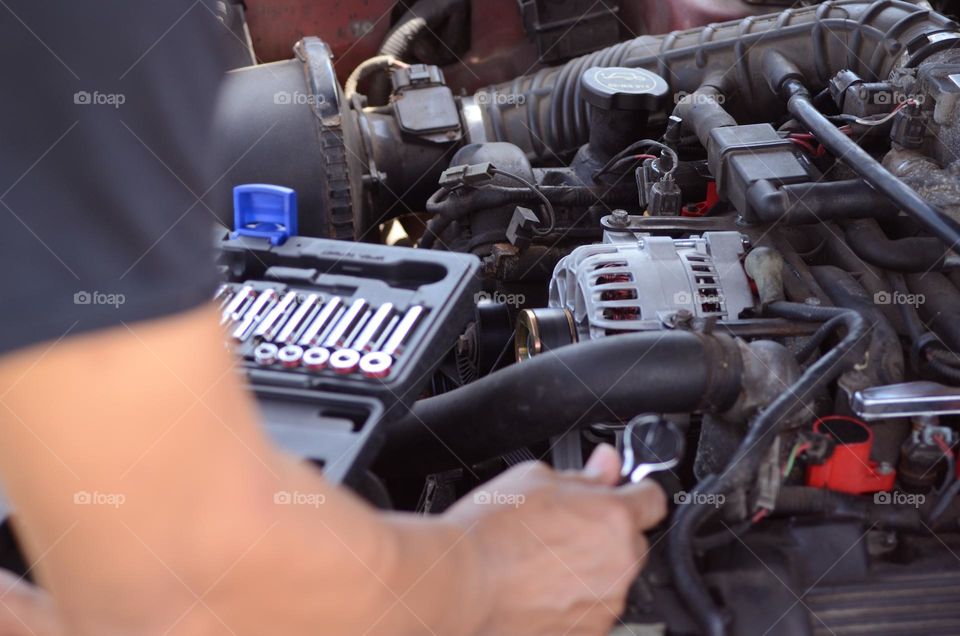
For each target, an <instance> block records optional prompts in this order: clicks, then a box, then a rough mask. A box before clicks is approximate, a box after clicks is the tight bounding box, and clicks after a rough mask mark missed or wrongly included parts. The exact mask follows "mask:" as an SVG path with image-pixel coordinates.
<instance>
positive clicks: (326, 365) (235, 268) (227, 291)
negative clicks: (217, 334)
mask: <svg viewBox="0 0 960 636" xmlns="http://www.w3.org/2000/svg"><path fill="white" fill-rule="evenodd" d="M219 252H220V265H221V267H222V269H223V271H224V274H225V279H226V282H225V283H224V284H223V285H222V286H221V287H220V289H219V290H218V291H217V294H216V301H217V303H218V304H219V307H220V312H221V322H222V324H223V326H224V328H225V330H226V332H225V337H226V341H227V344H228V347H230V348H231V349H232V350H233V351H234V352H235V353H236V354H237V355H238V356H240V357H242V358H243V368H244V371H245V372H246V374H247V376H248V379H249V382H250V384H251V385H252V387H253V389H254V391H255V393H257V395H258V399H259V402H260V406H261V409H262V411H263V417H264V421H265V422H266V424H267V427H268V429H270V430H271V433H274V432H275V429H276V422H277V421H280V420H283V421H285V422H287V425H285V426H286V427H287V429H289V423H290V421H291V413H296V412H298V408H297V407H293V406H291V404H293V403H296V404H300V405H301V407H299V408H301V409H302V408H303V407H302V405H303V404H309V405H310V408H312V409H313V412H312V414H310V413H307V415H308V416H309V417H308V418H307V419H308V420H310V421H311V424H310V425H309V428H310V429H311V430H312V431H313V432H314V434H316V435H319V431H320V430H321V429H323V428H324V418H323V417H320V418H316V417H313V416H314V415H315V414H316V413H317V411H318V408H319V406H322V404H323V403H325V402H329V401H330V400H329V398H330V396H335V397H336V398H337V403H338V405H337V406H336V407H335V408H333V410H334V411H337V410H338V409H339V410H340V411H342V408H341V407H342V406H343V403H344V400H347V401H348V402H349V400H350V398H354V397H355V398H358V399H359V398H362V397H363V396H366V397H370V398H374V399H375V400H376V401H377V403H378V405H379V412H377V413H371V417H373V416H376V419H377V420H382V419H385V418H387V419H388V418H389V417H390V416H392V413H391V411H392V410H393V409H394V408H396V407H398V406H400V405H403V406H409V405H410V404H412V403H413V402H414V401H415V400H416V399H417V398H418V397H419V395H420V392H421V391H422V390H423V388H424V387H425V386H426V385H427V383H428V382H429V380H430V377H431V373H432V371H433V369H434V368H435V367H436V366H437V365H438V364H439V363H440V362H441V360H442V358H443V357H444V355H445V354H446V352H447V351H449V349H450V347H451V346H452V345H453V344H454V343H455V341H456V338H457V337H458V335H459V334H460V332H461V330H462V328H463V326H464V325H465V324H466V322H467V321H468V320H469V319H470V316H471V315H472V312H473V305H474V302H473V294H474V293H475V291H476V289H478V286H479V284H478V282H477V279H476V271H477V269H478V267H479V262H478V260H477V259H476V258H475V257H473V256H470V255H464V254H454V253H448V252H435V251H429V250H414V249H409V248H402V247H389V246H382V245H373V244H367V243H351V242H345V241H334V240H327V239H314V238H303V237H296V236H294V237H290V238H289V239H287V241H286V242H285V243H283V244H282V245H273V244H271V242H270V241H268V240H264V239H258V238H250V237H244V236H239V237H231V236H230V235H225V236H223V237H220V241H219ZM279 389H286V390H287V393H282V394H277V393H276V391H277V390H279ZM267 395H269V396H270V398H269V400H268V399H266V396H267ZM309 410H310V409H306V411H309ZM319 410H320V411H322V410H323V409H319ZM362 410H363V408H361V411H362ZM368 410H369V409H368ZM306 411H304V412H305V413H306ZM333 419H339V420H340V421H339V422H338V423H337V424H336V425H333V426H331V427H329V428H330V432H331V435H332V436H333V437H331V440H334V439H336V440H337V441H338V443H339V442H340V441H342V438H343V435H344V434H345V429H344V427H343V419H344V418H333ZM347 419H348V420H351V421H354V425H353V426H352V428H353V429H355V430H353V431H346V434H348V435H349V434H350V433H352V434H353V436H354V438H355V442H357V443H356V444H355V446H356V447H358V448H360V449H363V448H365V447H367V446H368V445H369V444H370V443H371V439H372V438H373V437H375V435H372V434H371V432H370V429H371V428H372V427H371V426H370V425H369V423H368V422H362V423H359V422H357V418H356V417H353V418H347ZM360 419H363V418H360ZM377 423H379V422H374V423H373V426H374V427H375V425H376V424H377ZM347 428H351V427H347ZM288 432H289V430H288ZM302 432H303V431H301V433H302ZM359 432H362V433H363V435H364V436H365V437H364V438H363V439H362V440H361V439H356V438H357V436H358V433H359ZM301 437H303V436H302V435H301ZM304 439H305V438H304ZM318 440H319V438H318V439H317V440H314V441H313V442H311V444H309V445H308V446H312V447H313V448H315V449H316V448H321V447H323V443H322V441H318ZM283 445H284V446H287V447H288V448H290V449H291V450H294V452H300V451H297V450H296V449H294V448H291V445H290V444H283ZM348 448H349V446H348ZM341 450H343V449H342V448H341ZM353 450H357V448H354V449H353ZM317 452H319V451H311V452H309V453H306V455H315V454H316V453H317ZM327 452H329V453H332V454H337V452H338V451H337V450H336V448H334V446H333V445H332V446H330V448H329V449H328V451H327ZM363 452H366V451H363ZM314 459H320V460H322V461H324V462H326V464H327V465H328V466H329V465H332V464H333V463H334V462H336V463H337V464H338V465H339V464H340V463H343V464H344V466H343V467H344V468H345V467H346V466H347V465H349V466H350V467H351V468H350V470H352V469H353V468H352V466H353V464H354V463H356V460H357V459H358V458H353V459H350V458H346V459H342V458H341V457H340V456H338V457H336V458H334V459H331V458H329V457H322V458H317V457H314ZM350 470H348V471H347V472H346V473H344V474H348V473H349V472H350ZM330 478H331V479H335V478H336V475H334V474H333V473H331V474H330Z"/></svg>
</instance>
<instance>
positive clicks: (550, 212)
mask: <svg viewBox="0 0 960 636" xmlns="http://www.w3.org/2000/svg"><path fill="white" fill-rule="evenodd" d="M491 172H493V174H499V175H501V176H504V177H506V178H508V179H512V180H513V181H516V182H517V183H521V184H523V185H524V187H526V188H527V189H528V190H530V191H531V192H533V193H534V194H535V195H537V198H539V199H540V200H541V201H543V205H544V207H545V208H546V209H547V219H548V224H547V227H546V228H537V229H535V230H534V231H533V233H534V234H539V235H541V236H542V235H546V234H549V233H550V232H552V231H553V228H554V227H556V224H557V214H556V211H555V210H554V209H553V204H552V203H550V199H548V198H547V195H545V194H544V193H543V192H542V191H541V190H540V188H538V187H537V186H535V185H534V184H532V183H530V182H529V181H527V180H526V179H524V178H523V177H521V176H519V175H515V174H513V173H512V172H507V171H506V170H501V169H500V168H493V169H492V170H491ZM540 224H541V225H543V224H544V223H543V221H541V222H540Z"/></svg>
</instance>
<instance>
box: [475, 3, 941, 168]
mask: <svg viewBox="0 0 960 636" xmlns="http://www.w3.org/2000/svg"><path fill="white" fill-rule="evenodd" d="M957 30H958V26H957V24H956V23H955V22H953V21H951V20H950V19H948V18H946V17H944V16H942V15H940V14H938V13H936V12H933V11H931V10H929V9H924V8H922V7H920V6H917V5H916V4H911V3H909V2H903V1H900V0H878V1H876V2H860V1H852V2H824V3H822V4H820V5H817V6H811V7H805V8H801V9H787V10H786V11H783V12H781V13H779V14H771V15H765V16H750V17H748V18H745V19H743V20H740V21H733V22H725V23H722V24H711V25H708V26H706V27H703V28H700V29H692V30H688V31H677V32H673V33H670V34H667V35H662V36H656V37H653V36H642V37H639V38H636V39H634V40H629V41H627V42H622V43H620V44H617V45H615V46H612V47H609V48H606V49H602V50H600V51H596V52H595V53H591V54H589V55H585V56H583V57H579V58H576V59H574V60H571V61H570V62H568V63H567V64H565V65H563V66H559V67H553V68H546V69H543V70H540V71H538V72H536V73H533V74H530V75H524V76H521V77H518V78H516V79H515V80H513V81H512V82H508V83H504V84H499V85H497V86H492V87H489V88H486V89H483V90H481V91H480V92H479V93H478V98H477V99H476V100H475V101H476V103H477V104H478V105H479V106H480V109H481V113H482V117H483V124H484V128H485V130H486V135H487V138H488V139H487V140H488V141H507V142H510V143H513V144H516V145H517V146H520V147H521V148H523V149H524V150H525V151H526V152H528V153H529V154H530V156H531V157H532V158H551V157H554V156H555V155H556V154H558V153H561V152H564V151H567V150H571V149H574V148H577V147H579V146H580V145H582V144H584V143H585V142H586V141H587V137H588V121H589V120H588V117H587V105H586V103H585V102H584V101H583V99H582V96H581V89H580V76H581V75H582V74H583V71H585V70H586V69H588V68H591V67H594V66H629V67H642V68H645V69H647V70H650V71H653V72H655V73H657V74H659V75H660V76H661V77H663V78H664V79H665V80H667V81H668V82H669V83H670V87H671V89H672V91H673V92H674V93H675V94H679V93H681V92H686V93H692V92H694V91H695V90H697V89H698V88H699V87H700V86H701V85H703V83H704V81H705V80H706V79H707V78H711V79H713V78H722V81H723V82H724V84H725V85H726V86H729V87H733V88H735V89H736V91H737V93H738V95H737V97H736V98H735V99H733V100H731V102H732V103H730V104H726V105H725V106H726V107H727V108H728V109H729V110H730V111H731V114H732V115H734V116H735V118H736V119H737V121H740V122H741V123H747V122H750V121H754V120H757V119H758V118H760V117H761V116H762V118H763V120H765V121H768V120H769V119H770V118H771V113H783V112H784V105H783V103H782V102H781V101H780V99H778V97H777V96H776V95H774V94H773V93H772V92H771V91H770V88H769V87H768V86H767V83H766V80H765V79H764V77H763V74H762V73H761V72H760V69H761V59H762V57H763V55H764V53H765V52H766V51H767V50H769V49H776V50H778V51H781V52H783V53H784V54H785V55H787V56H788V57H790V59H792V60H798V66H799V70H800V71H801V73H802V74H803V76H804V79H805V80H806V82H807V85H808V86H810V87H811V88H817V89H819V88H822V87H824V86H826V83H827V81H828V80H829V79H830V78H831V77H833V76H834V75H835V74H836V73H837V72H839V71H841V70H843V69H850V70H852V71H854V72H856V73H857V74H859V75H860V76H861V77H863V78H864V79H865V80H866V81H878V80H881V79H885V78H887V77H888V76H889V74H890V72H891V70H892V69H893V68H894V67H895V66H897V65H898V63H904V64H910V65H914V64H916V63H917V61H918V60H920V59H923V58H925V57H927V56H929V55H930V54H931V53H933V52H935V51H937V50H941V49H943V48H947V47H950V46H954V45H957V44H958V43H960V40H958V39H956V37H954V34H953V33H950V32H956V31H957ZM933 33H937V34H938V35H937V37H936V38H930V39H929V40H928V39H927V38H924V37H923V36H925V35H929V34H933ZM483 94H486V95H484V97H483V98H480V96H481V95H483ZM492 94H499V95H510V96H511V97H512V99H509V100H502V99H500V100H498V99H491V98H489V96H490V95H492ZM731 94H732V93H731ZM751 115H752V116H751ZM474 141H479V140H476V139H475V140H474Z"/></svg>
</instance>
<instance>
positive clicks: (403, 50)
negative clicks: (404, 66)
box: [378, 0, 463, 60]
mask: <svg viewBox="0 0 960 636" xmlns="http://www.w3.org/2000/svg"><path fill="white" fill-rule="evenodd" d="M461 2H463V0H418V2H416V3H415V4H414V5H413V6H412V7H410V8H409V9H407V11H406V13H404V14H403V16H402V17H401V18H400V20H399V21H397V23H396V24H395V25H394V26H393V28H392V29H390V32H389V33H387V36H386V37H385V38H384V40H383V44H381V45H380V51H379V53H378V55H392V56H393V57H395V58H397V59H399V60H407V59H408V58H409V56H410V49H411V47H412V45H413V42H414V40H416V39H417V36H418V35H420V34H421V33H422V32H423V31H424V30H425V29H427V28H430V27H435V26H436V25H437V24H438V22H439V21H440V20H442V19H443V18H444V17H446V16H447V15H448V14H449V13H450V11H452V10H453V8H454V7H456V6H457V5H458V4H460V3H461Z"/></svg>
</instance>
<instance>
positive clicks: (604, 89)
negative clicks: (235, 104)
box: [580, 66, 670, 111]
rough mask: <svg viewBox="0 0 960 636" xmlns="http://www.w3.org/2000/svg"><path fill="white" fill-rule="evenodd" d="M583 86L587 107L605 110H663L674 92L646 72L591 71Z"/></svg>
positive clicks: (587, 72) (582, 77)
mask: <svg viewBox="0 0 960 636" xmlns="http://www.w3.org/2000/svg"><path fill="white" fill-rule="evenodd" d="M580 83H581V86H582V87H583V93H584V96H585V99H586V100H587V103H588V104H590V105H591V106H595V107H597V108H602V109H604V110H629V111H638V110H644V111H654V110H659V109H660V108H661V107H662V106H663V102H664V99H665V98H666V97H667V94H668V93H669V92H670V85H669V84H667V81H666V80H665V79H663V78H662V77H660V76H659V75H657V74H656V73H651V72H650V71H647V70H645V69H642V68H625V67H620V66H614V67H606V68H604V67H594V68H589V69H587V70H586V71H584V72H583V75H582V76H581V77H580Z"/></svg>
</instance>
